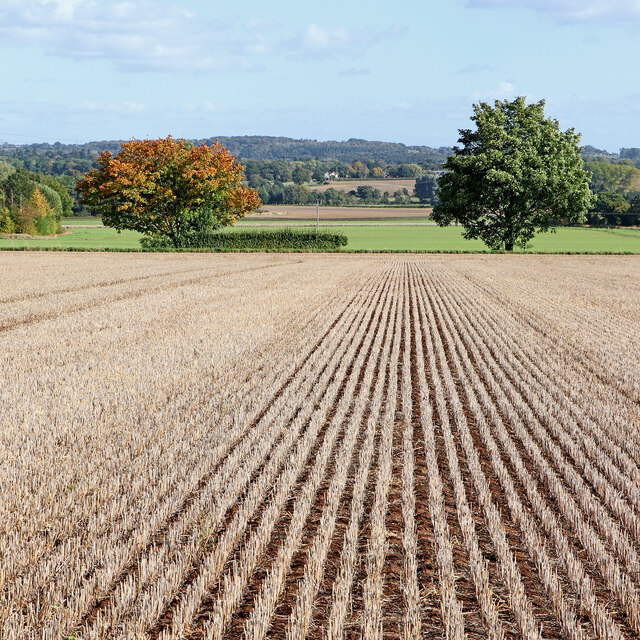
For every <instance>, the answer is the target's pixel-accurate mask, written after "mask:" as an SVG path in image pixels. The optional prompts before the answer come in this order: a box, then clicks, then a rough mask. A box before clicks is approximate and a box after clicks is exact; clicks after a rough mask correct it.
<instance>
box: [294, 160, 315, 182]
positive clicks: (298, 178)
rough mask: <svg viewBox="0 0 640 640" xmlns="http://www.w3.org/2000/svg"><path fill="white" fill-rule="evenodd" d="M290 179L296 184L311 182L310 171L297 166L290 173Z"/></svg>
mask: <svg viewBox="0 0 640 640" xmlns="http://www.w3.org/2000/svg"><path fill="white" fill-rule="evenodd" d="M291 177H292V179H293V181H294V182H295V183H296V184H307V182H309V181H310V180H311V171H309V169H307V168H305V167H303V166H302V165H301V164H299V165H296V167H295V169H294V170H293V172H292V173H291Z"/></svg>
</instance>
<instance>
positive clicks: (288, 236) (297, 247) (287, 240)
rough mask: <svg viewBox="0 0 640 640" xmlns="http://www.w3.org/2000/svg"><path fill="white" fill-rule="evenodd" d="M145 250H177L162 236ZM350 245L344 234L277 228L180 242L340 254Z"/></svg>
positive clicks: (193, 236)
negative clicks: (341, 250)
mask: <svg viewBox="0 0 640 640" xmlns="http://www.w3.org/2000/svg"><path fill="white" fill-rule="evenodd" d="M140 244H141V245H142V246H143V247H144V248H145V249H155V250H159V251H163V250H167V249H172V248H174V246H173V244H172V243H171V242H170V241H169V240H168V239H167V238H162V237H150V238H143V239H142V240H140ZM346 244H347V237H346V236H345V235H343V234H341V233H327V232H325V231H322V232H320V233H316V232H315V231H310V230H307V229H305V230H298V229H277V230H275V229H274V230H273V231H272V230H262V229H261V230H259V231H254V230H246V231H231V232H228V231H227V232H225V231H218V232H213V233H200V234H193V233H192V234H186V235H184V236H183V237H182V238H181V239H180V243H179V248H182V249H230V250H234V249H235V250H240V251H242V250H260V249H263V250H271V251H274V250H275V251H286V250H293V251H336V250H337V249H339V248H340V247H343V246H345V245H346Z"/></svg>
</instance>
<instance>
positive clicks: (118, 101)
mask: <svg viewBox="0 0 640 640" xmlns="http://www.w3.org/2000/svg"><path fill="white" fill-rule="evenodd" d="M639 54H640V0H444V1H443V0H368V1H361V0H341V1H335V0H323V1H322V2H312V3H309V2H301V1H300V0H297V1H292V0H291V1H290V0H272V2H264V1H260V0H242V2H225V3H222V2H219V1H218V0H184V1H182V2H178V1H171V0H131V1H121V2H120V1H117V0H116V1H104V0H0V56H1V59H2V61H3V64H2V83H1V88H0V144H1V143H3V142H9V143H13V144H23V143H33V142H55V141H60V142H66V143H74V142H87V141H91V140H112V139H129V138H132V137H136V138H149V137H150V138H157V137H164V136H167V135H169V134H172V135H174V136H175V137H185V138H205V137H215V136H231V135H273V136H276V135H277V136H280V135H281V136H290V137H293V138H308V139H315V140H346V139H348V138H364V139H368V140H384V141H389V142H403V143H405V144H409V145H412V144H413V145H422V144H423V145H429V146H433V147H438V146H448V145H453V144H455V142H456V140H457V138H458V129H461V128H468V127H472V123H471V122H470V120H469V117H470V115H471V113H472V105H473V104H474V103H477V102H479V101H488V102H493V100H496V99H507V98H513V97H515V96H518V95H522V96H526V97H527V100H528V101H538V100H540V99H545V100H546V109H545V113H546V114H547V115H549V116H551V117H553V118H556V119H558V120H559V122H560V126H561V128H562V129H568V128H575V129H576V131H578V132H581V133H582V144H585V145H586V144H589V145H594V146H596V147H599V148H604V149H607V150H609V151H613V152H615V151H617V150H618V149H619V148H620V147H640V64H639V63H638V60H639V59H640V55H639Z"/></svg>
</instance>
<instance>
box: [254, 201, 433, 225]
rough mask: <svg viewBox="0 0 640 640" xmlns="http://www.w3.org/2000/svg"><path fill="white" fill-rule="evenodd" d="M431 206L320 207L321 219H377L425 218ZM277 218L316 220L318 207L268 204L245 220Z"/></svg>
mask: <svg viewBox="0 0 640 640" xmlns="http://www.w3.org/2000/svg"><path fill="white" fill-rule="evenodd" d="M429 215H431V207H320V219H321V220H375V219H376V218H424V217H426V216H429ZM256 218H258V219H259V218H277V219H282V220H315V219H316V208H315V207H309V206H302V205H294V204H266V205H263V206H262V207H261V208H260V210H259V211H258V212H256V213H252V214H250V215H248V216H247V217H246V218H243V220H246V221H247V222H250V221H251V220H254V219H256Z"/></svg>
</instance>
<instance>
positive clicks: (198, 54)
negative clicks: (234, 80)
mask: <svg viewBox="0 0 640 640" xmlns="http://www.w3.org/2000/svg"><path fill="white" fill-rule="evenodd" d="M0 38H2V39H3V40H4V41H5V42H15V43H17V44H22V45H29V46H40V47H42V48H44V50H45V52H46V53H47V54H48V55H52V56H57V57H63V58H73V59H84V58H91V59H105V60H110V61H111V62H113V63H114V64H115V65H116V66H117V67H118V68H119V69H120V70H122V71H185V70H186V71H206V70H209V69H236V70H237V69H251V68H254V67H255V68H257V67H261V66H262V62H261V61H260V60H259V59H256V58H257V57H258V56H260V55H264V54H265V53H266V52H267V50H268V49H269V45H268V44H267V43H266V42H265V41H264V39H263V38H262V37H261V35H260V33H259V26H258V25H257V23H252V24H243V23H242V22H241V21H238V23H234V24H227V23H222V22H218V23H216V24H211V23H207V22H206V21H203V20H200V19H198V17H197V16H196V15H194V14H193V13H191V12H188V11H185V10H183V9H181V8H179V7H176V6H175V4H173V3H171V2H169V1H168V0H160V1H153V0H141V1H139V2H135V3H134V2H127V1H123V2H115V3H108V2H103V1H98V0H3V1H2V2H1V3H0Z"/></svg>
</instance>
